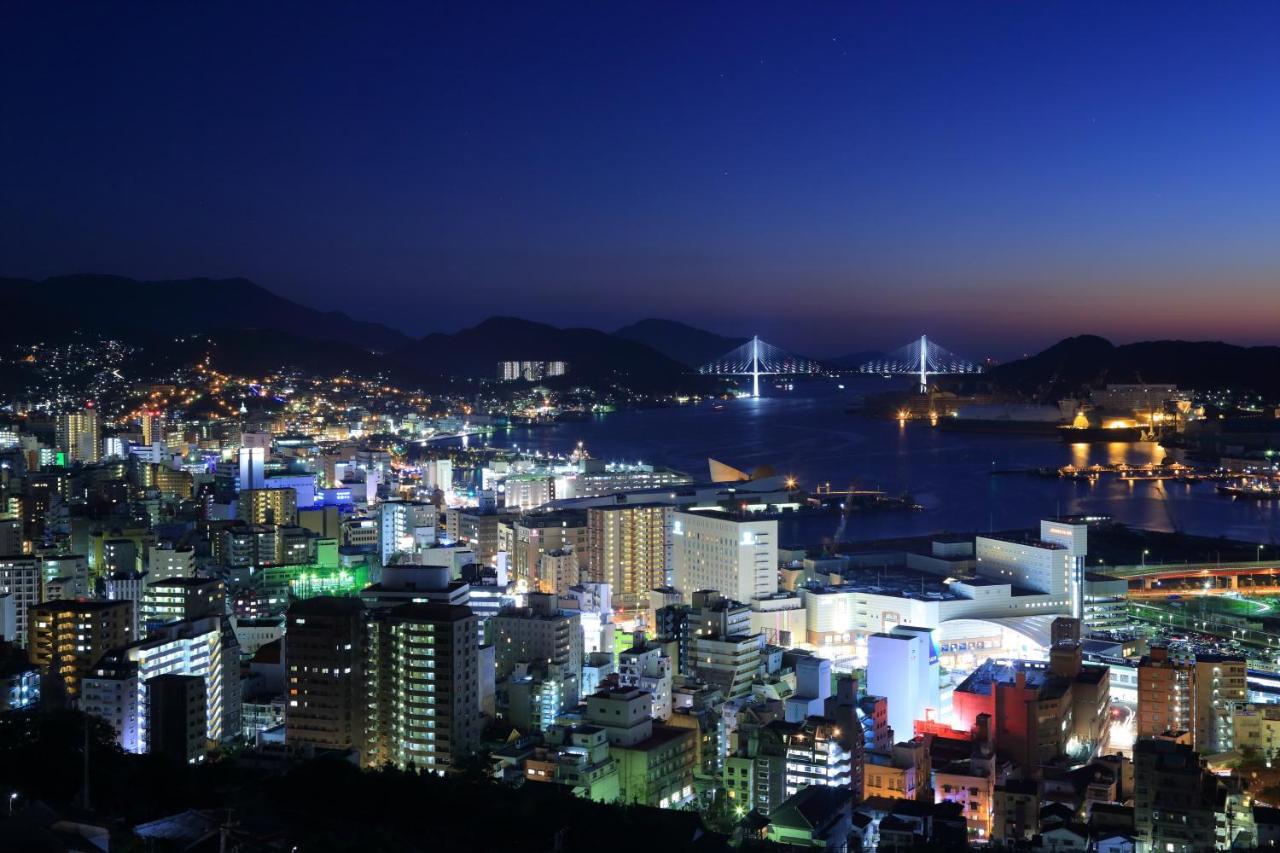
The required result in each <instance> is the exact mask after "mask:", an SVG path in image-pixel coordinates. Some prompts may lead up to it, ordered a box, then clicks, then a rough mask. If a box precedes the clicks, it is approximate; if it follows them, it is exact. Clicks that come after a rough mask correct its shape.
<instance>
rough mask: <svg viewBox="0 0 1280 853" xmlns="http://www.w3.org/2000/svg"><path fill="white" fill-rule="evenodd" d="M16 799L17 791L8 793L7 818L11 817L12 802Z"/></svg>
mask: <svg viewBox="0 0 1280 853" xmlns="http://www.w3.org/2000/svg"><path fill="white" fill-rule="evenodd" d="M16 799H18V792H17V791H10V792H9V817H13V801H14V800H16Z"/></svg>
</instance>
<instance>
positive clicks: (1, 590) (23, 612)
mask: <svg viewBox="0 0 1280 853" xmlns="http://www.w3.org/2000/svg"><path fill="white" fill-rule="evenodd" d="M5 593H7V594H8V595H9V596H10V599H11V601H12V605H13V617H14V622H13V625H12V626H10V627H11V630H12V632H13V635H14V638H15V640H16V641H17V643H18V645H21V646H25V645H26V644H27V617H28V614H29V613H30V612H31V608H32V607H34V606H35V605H37V604H39V603H40V600H41V599H42V598H44V584H43V580H42V578H41V573H40V561H39V559H38V558H36V557H25V556H21V555H17V556H0V594H5ZM0 639H3V638H2V637H0Z"/></svg>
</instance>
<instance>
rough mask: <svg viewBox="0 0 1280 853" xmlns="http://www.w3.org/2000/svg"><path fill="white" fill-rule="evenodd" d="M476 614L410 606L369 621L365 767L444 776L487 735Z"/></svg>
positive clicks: (442, 607) (432, 605) (455, 607)
mask: <svg viewBox="0 0 1280 853" xmlns="http://www.w3.org/2000/svg"><path fill="white" fill-rule="evenodd" d="M479 661H480V648H479V646H478V645H477V644H476V616H475V614H474V613H472V612H471V608H469V607H465V606H462V605H454V604H439V603H434V602H432V603H427V604H404V605H400V606H399V607H394V608H391V609H390V610H385V611H380V612H378V613H377V614H375V615H374V616H373V617H372V619H371V620H370V622H369V651H368V667H367V676H366V677H367V685H368V690H369V701H368V704H367V708H368V715H369V716H368V719H367V723H366V739H367V744H368V748H367V750H366V752H365V756H364V760H365V764H366V765H367V766H370V767H380V766H382V765H384V764H388V763H389V764H393V765H395V766H396V767H400V768H405V767H408V766H409V765H411V764H412V765H413V766H415V767H416V768H418V770H420V771H423V770H425V771H429V772H436V773H443V772H444V771H445V770H446V769H447V768H449V767H450V766H451V765H455V764H457V763H458V762H460V761H461V760H462V759H464V758H466V757H467V756H469V755H470V754H471V752H472V751H473V750H474V749H475V747H476V745H477V743H478V741H479V738H480V730H481V716H480V680H479V679H480V674H479V668H480V666H479Z"/></svg>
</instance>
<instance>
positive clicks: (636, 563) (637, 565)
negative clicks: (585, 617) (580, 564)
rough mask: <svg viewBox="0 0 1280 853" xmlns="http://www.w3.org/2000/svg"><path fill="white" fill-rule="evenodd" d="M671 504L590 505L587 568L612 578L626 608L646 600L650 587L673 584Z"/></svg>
mask: <svg viewBox="0 0 1280 853" xmlns="http://www.w3.org/2000/svg"><path fill="white" fill-rule="evenodd" d="M671 515H672V509H671V507H670V506H668V505H663V504H635V505H631V506H627V505H621V506H604V507H591V508H590V509H588V510H587V572H586V576H587V577H588V578H590V579H591V580H592V581H597V582H604V583H608V584H610V585H611V586H612V588H613V597H614V600H615V601H616V602H617V603H618V604H619V605H620V606H621V607H623V608H625V609H633V608H636V607H640V606H643V605H645V604H647V603H648V599H649V591H650V590H652V589H657V588H658V587H664V586H669V585H670V581H669V578H668V577H667V574H668V571H669V569H670V564H671V536H670V533H671Z"/></svg>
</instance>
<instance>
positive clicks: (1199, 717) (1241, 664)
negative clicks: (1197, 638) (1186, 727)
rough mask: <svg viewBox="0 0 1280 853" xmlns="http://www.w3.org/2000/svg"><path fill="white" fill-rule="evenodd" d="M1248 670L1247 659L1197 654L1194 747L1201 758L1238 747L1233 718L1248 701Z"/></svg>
mask: <svg viewBox="0 0 1280 853" xmlns="http://www.w3.org/2000/svg"><path fill="white" fill-rule="evenodd" d="M1247 669H1248V664H1247V663H1246V661H1245V659H1244V658H1243V657H1234V656H1228V655H1209V654H1202V655H1196V660H1195V697H1196V698H1195V740H1194V741H1193V745H1194V746H1195V748H1196V751H1197V752H1199V753H1200V754H1201V755H1204V756H1209V755H1217V754H1219V753H1223V752H1229V751H1230V750H1231V749H1233V748H1234V747H1235V727H1234V726H1233V724H1232V721H1231V715H1232V713H1233V712H1234V711H1235V709H1236V708H1238V707H1239V706H1241V705H1243V704H1244V703H1245V702H1246V701H1248V698H1249V696H1248V689H1247V688H1246V686H1245V678H1246V670H1247ZM1139 696H1141V694H1139Z"/></svg>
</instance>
